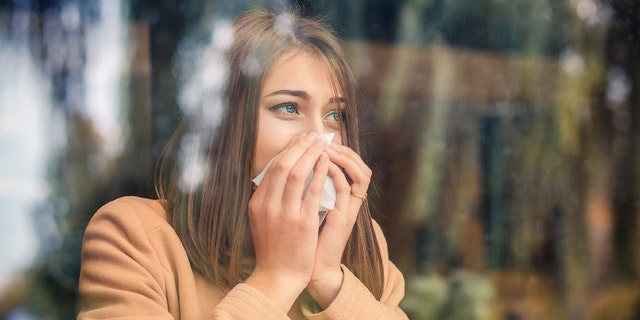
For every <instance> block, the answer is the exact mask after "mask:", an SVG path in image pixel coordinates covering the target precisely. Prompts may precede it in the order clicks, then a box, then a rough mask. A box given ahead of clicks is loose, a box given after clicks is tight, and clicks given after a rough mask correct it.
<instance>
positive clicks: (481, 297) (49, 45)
mask: <svg viewBox="0 0 640 320" xmlns="http://www.w3.org/2000/svg"><path fill="white" fill-rule="evenodd" d="M291 6H300V7H301V8H302V12H304V13H305V14H307V15H311V16H316V15H318V14H323V15H324V16H325V17H326V21H327V22H328V23H329V24H330V25H332V26H333V27H334V28H335V29H336V30H337V32H338V33H339V34H340V36H342V37H343V38H344V39H345V40H346V42H347V45H348V47H349V50H350V52H351V54H352V56H353V59H354V62H355V64H356V67H357V71H358V76H359V78H360V83H361V86H362V91H363V93H364V95H363V99H364V101H363V106H364V109H363V112H362V122H361V123H362V125H363V130H362V140H363V141H364V143H365V145H366V146H367V154H366V159H367V161H368V163H369V164H370V165H371V167H373V169H374V172H375V174H374V183H375V190H374V191H372V192H370V194H372V198H373V199H372V200H373V202H374V211H375V212H374V214H375V215H376V217H377V220H378V221H379V222H380V224H381V225H382V227H383V229H384V230H385V233H386V235H387V240H388V243H389V251H390V255H391V259H392V260H393V261H394V262H395V263H396V264H397V266H398V267H399V268H400V269H401V270H402V271H403V273H404V275H405V279H406V282H407V292H406V299H405V300H404V302H403V305H402V307H403V308H404V309H405V310H406V311H407V313H408V314H409V315H410V317H411V319H507V320H516V319H613V320H616V319H625V320H627V319H630V320H633V319H636V320H637V319H640V281H639V277H640V219H639V218H638V217H639V215H640V207H639V206H638V199H640V89H639V86H640V2H638V1H636V0H619V1H615V0H608V1H605V0H513V1H505V0H473V1H466V0H398V1H393V0H367V1H365V0H353V1H338V0H326V1H311V0H308V1H304V0H300V1H293V0H291V1H278V2H274V1H258V0H255V1H233V0H211V1H205V0H181V1H178V0H157V1H152V0H131V1H124V0H86V1H82V0H0V208H1V209H0V319H12V320H15V319H73V318H75V315H76V313H77V310H78V306H79V297H78V293H77V280H78V274H79V264H80V261H79V259H80V247H81V241H82V235H83V230H84V227H85V226H86V224H87V222H88V221H89V219H90V218H91V216H92V214H93V213H94V212H95V211H96V210H97V209H98V208H99V207H100V206H102V205H103V204H104V203H106V202H108V201H110V200H112V199H114V198H116V197H118V196H121V195H139V196H146V197H153V196H154V191H153V190H154V189H153V170H154V165H155V162H156V161H157V159H158V156H159V155H160V152H161V151H162V148H163V147H164V145H165V144H166V143H167V141H168V139H169V137H170V136H171V134H172V133H173V130H174V129H175V128H176V126H177V124H178V122H179V121H180V120H181V118H182V117H183V115H185V114H187V113H189V112H191V111H193V110H212V109H213V110H215V108H219V103H218V104H217V103H216V101H218V100H217V97H218V96H217V94H218V93H219V92H220V87H221V83H220V78H221V77H220V75H221V74H223V73H222V71H220V70H224V65H222V62H221V60H220V54H219V53H220V51H221V50H223V49H224V47H225V45H227V44H228V42H229V39H230V38H229V25H230V22H231V20H232V19H233V17H235V16H236V15H237V14H238V13H239V12H242V11H243V10H246V9H248V8H254V7H266V8H275V9H278V10H281V9H286V8H288V7H291Z"/></svg>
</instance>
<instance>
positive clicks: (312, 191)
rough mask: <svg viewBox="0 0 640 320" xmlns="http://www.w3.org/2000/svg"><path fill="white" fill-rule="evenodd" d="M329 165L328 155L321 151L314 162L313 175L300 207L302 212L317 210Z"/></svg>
mask: <svg viewBox="0 0 640 320" xmlns="http://www.w3.org/2000/svg"><path fill="white" fill-rule="evenodd" d="M329 166H330V162H329V156H328V155H327V154H326V153H324V152H323V153H322V154H321V155H320V158H319V159H318V162H317V163H316V166H315V168H314V170H313V176H312V177H311V182H310V183H309V186H308V187H307V190H306V194H305V196H304V201H303V208H302V209H303V211H304V212H314V213H315V212H318V207H319V206H320V198H321V195H322V191H323V189H324V181H325V179H326V177H327V173H328V171H329Z"/></svg>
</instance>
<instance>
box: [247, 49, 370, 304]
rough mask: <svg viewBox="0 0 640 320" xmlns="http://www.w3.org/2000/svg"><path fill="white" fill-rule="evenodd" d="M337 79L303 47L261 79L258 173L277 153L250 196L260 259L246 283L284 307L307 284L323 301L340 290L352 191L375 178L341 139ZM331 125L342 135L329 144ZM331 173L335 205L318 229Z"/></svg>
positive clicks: (354, 207) (352, 216) (354, 208)
mask: <svg viewBox="0 0 640 320" xmlns="http://www.w3.org/2000/svg"><path fill="white" fill-rule="evenodd" d="M331 79H332V78H331V73H330V70H328V69H327V68H326V67H325V65H324V63H323V62H322V61H321V60H320V59H319V58H318V57H317V56H315V55H314V54H312V53H309V52H306V51H299V50H297V51H294V52H290V53H287V54H284V55H283V56H282V57H280V58H279V59H278V60H276V62H275V63H274V64H273V66H272V68H271V70H270V72H269V73H268V74H267V76H266V78H265V81H264V84H263V87H262V93H261V99H260V105H259V118H258V139H257V143H256V150H255V161H254V163H253V166H252V174H253V176H255V175H257V174H258V173H259V172H260V171H262V170H263V169H264V168H265V166H266V165H267V163H268V162H269V161H270V160H271V159H272V158H274V157H276V158H275V160H274V162H273V164H272V165H271V167H270V168H269V170H268V171H267V173H266V174H265V176H264V178H263V180H262V182H261V184H260V186H259V187H257V188H256V190H255V192H254V194H253V195H252V198H251V200H250V201H249V225H250V229H251V234H252V237H253V242H254V249H255V252H256V267H255V269H254V271H253V273H252V274H251V276H249V278H247V280H246V281H245V283H246V284H249V285H251V286H253V287H255V288H256V289H258V290H259V291H261V292H262V293H263V294H265V295H266V296H267V297H269V298H270V299H271V300H272V301H274V302H275V303H276V304H277V305H279V306H280V307H281V308H282V310H283V311H285V312H288V311H289V309H290V308H291V306H292V305H293V303H294V302H295V300H296V298H297V297H298V296H299V295H300V293H301V292H302V291H303V290H304V289H305V288H306V289H307V290H308V292H309V293H310V294H311V296H312V297H313V298H314V299H315V300H316V302H318V304H319V305H320V306H321V307H322V308H323V309H324V308H326V307H328V306H329V305H330V304H331V302H332V301H333V300H334V298H335V297H336V295H337V294H338V291H339V289H340V286H341V284H342V279H343V274H342V270H341V269H340V265H341V258H342V253H343V251H344V248H345V245H346V243H347V240H348V238H349V235H350V233H351V230H352V229H353V226H354V223H355V220H356V217H357V215H358V211H359V209H360V206H361V205H362V202H363V200H362V199H360V198H358V197H355V196H352V192H353V193H355V194H365V193H366V191H367V189H368V187H369V182H370V179H371V170H370V169H369V167H368V166H367V165H366V164H365V163H364V162H363V161H362V159H361V158H360V156H358V154H356V153H355V152H354V151H353V150H352V149H350V148H349V147H347V146H344V145H342V143H341V140H340V137H341V134H340V125H339V122H338V119H339V114H340V113H339V111H340V107H341V105H340V103H341V102H342V99H341V98H340V96H339V95H340V94H341V93H340V92H338V96H336V94H335V92H334V90H332V82H331ZM329 132H335V133H336V135H335V136H334V140H333V142H332V143H331V144H329V146H327V145H326V143H324V142H322V141H320V140H318V139H317V136H318V134H321V133H329ZM312 171H313V172H314V174H313V177H312V179H311V182H310V184H309V186H308V189H307V192H306V194H305V197H304V199H302V195H303V190H304V184H305V180H306V179H307V176H308V175H309V173H310V172H312ZM345 173H346V175H348V176H349V178H351V184H349V182H348V180H347V177H346V176H345ZM327 175H328V176H330V177H331V178H332V179H333V181H334V185H335V187H336V206H335V208H334V210H332V211H330V212H329V213H328V214H327V217H326V219H325V222H324V225H323V227H322V229H320V231H318V230H319V227H320V226H319V220H318V206H319V202H320V195H321V193H322V189H323V186H324V180H325V178H326V177H327Z"/></svg>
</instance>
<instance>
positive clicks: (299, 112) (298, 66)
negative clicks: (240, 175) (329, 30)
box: [251, 51, 344, 177]
mask: <svg viewBox="0 0 640 320" xmlns="http://www.w3.org/2000/svg"><path fill="white" fill-rule="evenodd" d="M331 80H332V78H331V73H330V70H329V69H327V68H326V67H325V64H324V63H323V62H322V60H320V58H319V57H317V56H316V55H314V54H312V53H309V52H306V51H294V52H291V53H286V54H284V55H282V56H281V57H280V58H279V59H277V60H276V61H275V63H274V64H273V65H272V66H271V70H270V71H269V73H268V74H267V75H266V78H265V80H264V83H263V85H262V92H261V96H260V105H259V106H258V108H259V111H258V139H257V142H256V152H255V158H254V159H255V160H254V162H253V166H252V168H251V175H252V176H253V177H255V176H256V175H258V173H259V172H260V171H262V169H264V167H265V166H266V165H267V163H268V162H269V161H270V160H271V159H272V158H273V157H274V156H276V155H277V154H278V153H279V152H280V151H282V150H283V149H284V148H285V146H286V145H287V144H288V143H289V141H291V139H292V138H293V137H294V136H296V135H297V134H299V133H302V132H306V133H308V132H311V131H315V132H317V133H320V134H322V133H330V132H334V133H336V135H335V136H334V137H333V142H334V143H339V144H340V143H341V134H340V129H341V124H340V121H341V120H340V119H341V118H342V116H341V114H342V113H341V110H342V108H343V107H344V99H343V98H342V94H341V93H340V92H338V94H337V95H336V94H335V92H334V90H333V86H332V81H331Z"/></svg>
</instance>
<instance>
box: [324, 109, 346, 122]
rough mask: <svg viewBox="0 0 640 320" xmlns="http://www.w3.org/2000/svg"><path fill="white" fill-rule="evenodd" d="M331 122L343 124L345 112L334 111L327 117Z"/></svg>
mask: <svg viewBox="0 0 640 320" xmlns="http://www.w3.org/2000/svg"><path fill="white" fill-rule="evenodd" d="M325 118H326V119H327V120H329V121H333V122H341V121H342V119H344V112H343V111H340V110H332V111H331V112H329V114H327V115H326V117H325Z"/></svg>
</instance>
